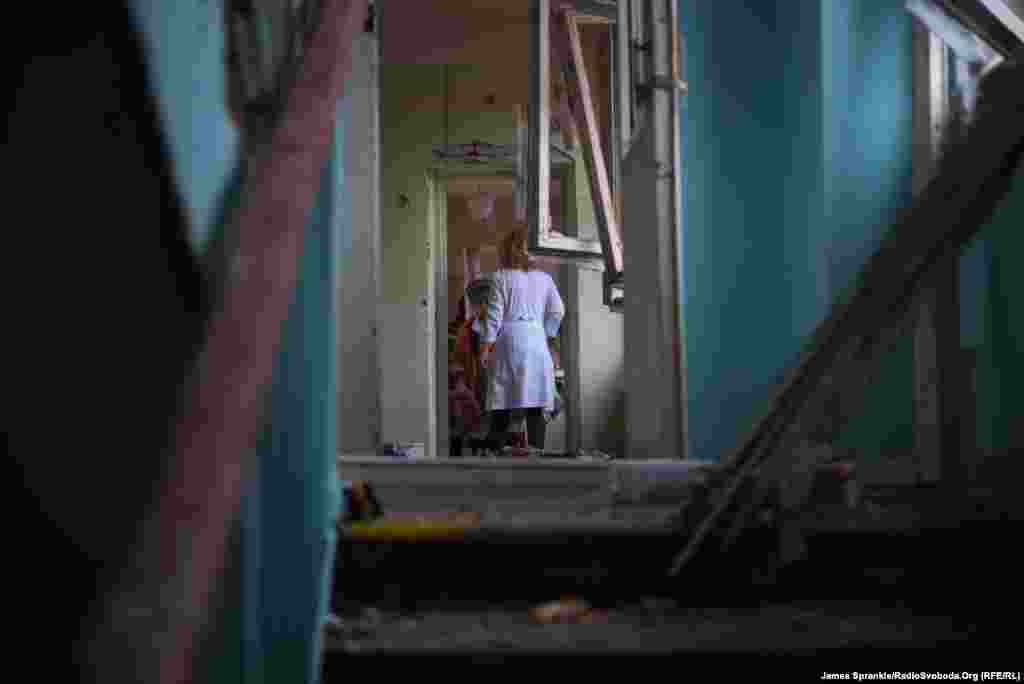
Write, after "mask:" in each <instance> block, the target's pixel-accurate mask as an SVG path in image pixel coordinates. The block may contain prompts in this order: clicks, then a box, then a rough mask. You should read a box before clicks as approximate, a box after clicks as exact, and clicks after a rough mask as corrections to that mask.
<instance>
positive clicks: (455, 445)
mask: <svg viewBox="0 0 1024 684" xmlns="http://www.w3.org/2000/svg"><path fill="white" fill-rule="evenodd" d="M448 416H449V425H450V426H451V434H450V437H449V444H450V447H449V456H451V457H452V458H459V457H461V456H462V444H463V441H464V439H465V437H466V435H469V434H472V433H474V432H476V431H477V430H479V423H480V403H479V402H478V401H477V400H476V396H475V395H474V393H473V390H471V389H470V388H469V386H468V385H467V384H466V372H465V369H463V368H462V367H461V366H457V365H454V364H453V365H450V366H449V370H448Z"/></svg>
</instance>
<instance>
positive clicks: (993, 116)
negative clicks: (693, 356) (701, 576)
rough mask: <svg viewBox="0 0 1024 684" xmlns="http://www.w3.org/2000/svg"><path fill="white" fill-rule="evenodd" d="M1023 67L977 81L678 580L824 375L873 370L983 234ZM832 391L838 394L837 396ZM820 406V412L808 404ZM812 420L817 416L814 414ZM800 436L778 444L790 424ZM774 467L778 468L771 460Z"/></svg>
mask: <svg viewBox="0 0 1024 684" xmlns="http://www.w3.org/2000/svg"><path fill="white" fill-rule="evenodd" d="M1022 78H1024V60H1022V61H1020V62H1017V63H1011V62H1007V63H1005V64H1003V65H1001V66H1000V67H998V68H996V69H995V70H994V71H992V72H991V73H990V75H989V76H988V78H986V80H985V82H984V83H983V87H982V99H981V102H980V105H979V108H978V112H977V117H976V119H975V121H974V123H973V124H972V125H971V127H970V129H969V130H968V133H967V136H966V138H965V139H964V140H962V141H959V142H958V143H956V144H955V145H953V146H951V147H950V149H949V152H948V154H947V156H946V157H945V159H944V160H943V161H942V163H941V167H940V168H939V169H938V172H937V174H936V175H935V177H934V178H933V179H932V180H931V181H930V182H929V183H928V184H927V186H926V187H925V189H924V190H923V191H922V193H921V194H920V195H919V196H918V198H917V199H916V200H915V201H914V202H913V204H912V206H911V208H910V209H909V210H908V211H907V212H906V214H905V215H904V216H903V217H902V219H901V220H899V221H898V222H897V223H896V224H895V225H894V226H893V227H892V228H891V229H890V231H889V232H888V233H887V235H886V237H885V238H884V239H883V240H882V243H881V244H880V245H879V247H878V249H877V250H876V252H875V254H873V255H872V257H871V258H870V260H869V261H868V263H867V264H866V266H865V267H864V269H863V270H862V271H861V274H860V276H859V279H858V282H857V286H856V287H855V288H854V289H853V290H852V291H851V294H850V295H849V296H848V297H847V298H845V299H844V300H841V301H840V302H838V303H837V304H836V305H835V306H834V307H833V309H832V311H831V313H830V315H829V317H828V318H827V319H826V320H825V321H824V322H823V323H822V324H821V325H820V326H818V328H817V329H816V330H815V332H814V334H813V335H812V337H811V339H810V341H809V344H808V345H807V346H806V347H805V351H804V353H803V354H802V359H801V361H800V363H799V365H798V366H797V367H796V369H795V370H794V371H793V372H792V373H790V374H789V376H788V377H787V379H786V380H785V382H784V383H783V384H782V386H781V387H780V389H779V391H778V392H777V393H776V396H775V399H774V401H773V403H772V405H771V408H770V409H769V410H768V412H767V413H766V415H765V416H764V417H763V418H762V419H761V420H759V421H758V422H757V423H756V424H755V426H754V429H753V430H752V431H751V433H750V435H749V436H747V437H746V438H745V439H744V440H743V441H742V442H741V444H740V447H739V448H738V449H737V450H736V451H735V452H734V453H733V454H732V456H731V457H730V458H729V459H728V460H727V461H726V464H725V466H726V473H727V476H726V478H725V482H724V486H723V492H722V495H721V497H720V499H719V501H718V503H717V505H716V506H715V508H714V509H713V510H712V512H711V514H709V515H708V516H707V518H705V519H704V520H703V521H702V523H701V525H700V526H699V528H698V530H697V531H696V533H695V534H694V535H693V536H691V537H690V539H689V540H688V541H687V543H686V545H685V546H684V547H683V549H682V550H681V551H680V553H679V554H678V555H677V556H676V558H675V559H674V562H673V564H672V567H671V573H672V574H678V573H679V572H680V571H681V570H682V568H683V567H684V565H685V564H686V563H688V562H689V561H690V560H691V559H692V558H693V557H694V556H695V555H696V553H697V552H698V550H699V549H700V548H701V547H702V546H703V545H704V544H705V542H706V540H707V539H708V538H709V537H710V535H711V533H712V532H713V530H714V529H716V527H717V526H718V525H719V523H720V522H728V521H729V520H730V518H728V516H727V515H726V514H727V512H728V511H730V510H733V509H734V508H735V506H736V505H737V504H740V505H742V503H744V502H742V501H737V492H739V491H740V485H741V484H742V483H743V482H744V481H745V480H747V479H748V478H749V477H751V476H752V475H753V474H754V473H756V472H757V471H758V469H759V468H760V467H761V466H762V464H764V463H765V462H767V461H768V460H769V459H777V460H776V462H775V464H774V466H775V467H776V468H780V469H784V468H785V467H786V464H787V462H788V461H787V458H788V453H787V451H786V450H785V449H780V448H778V447H779V446H780V444H781V445H784V446H785V445H788V444H792V442H793V439H794V438H795V437H797V436H799V435H800V433H802V432H803V431H804V429H812V428H813V427H815V426H814V421H807V420H806V416H807V415H808V414H809V413H810V412H812V411H813V410H814V408H815V402H814V399H815V394H816V392H817V391H818V390H819V388H820V387H821V385H822V384H823V380H824V379H825V378H826V376H827V375H829V374H830V373H832V374H835V373H838V374H839V375H838V376H837V379H838V378H841V377H842V376H843V374H845V375H846V376H852V377H857V375H858V374H857V373H855V372H854V371H855V369H854V366H855V365H856V363H858V362H863V361H871V360H877V359H878V357H879V356H880V352H881V351H882V350H883V349H884V348H885V346H886V344H888V343H891V341H892V340H893V339H895V338H897V337H898V336H899V334H901V330H902V328H901V326H903V325H904V324H905V321H906V320H907V318H908V314H909V313H910V312H911V311H912V305H913V301H914V298H915V296H916V295H917V293H918V292H920V291H921V289H922V288H923V286H924V285H925V284H926V282H927V281H926V277H927V275H928V273H929V272H930V271H931V269H932V268H933V267H934V266H935V265H936V264H938V263H941V262H942V260H943V259H947V258H950V256H951V255H955V254H957V253H958V252H959V249H960V248H961V247H962V246H963V245H964V244H965V243H966V242H968V241H969V240H970V239H971V238H972V237H973V236H974V235H976V234H977V232H978V231H979V230H980V229H981V227H982V226H983V225H984V223H985V221H986V219H987V217H988V216H989V215H990V214H991V213H992V211H994V209H995V207H996V206H997V204H998V203H999V202H1000V201H1001V200H1002V198H1003V197H1004V196H1005V194H1006V192H1007V191H1008V189H1009V187H1010V183H1011V182H1012V179H1013V176H1014V174H1015V173H1016V172H1017V170H1018V169H1019V167H1020V165H1021V164H1022V163H1024V90H1022V89H1021V88H1020V87H1019V85H1020V82H1021V79H1022ZM838 388H839V389H840V390H842V389H843V388H842V386H839V387H838ZM817 403H819V404H820V402H817ZM818 410H820V407H818ZM801 420H804V421H806V422H804V423H803V425H802V426H801V429H799V430H795V431H794V432H793V436H792V437H790V438H789V439H786V440H783V439H781V436H782V435H784V434H785V433H786V431H787V429H788V428H789V426H790V425H791V424H794V423H797V422H798V421H801ZM778 459H780V460H778Z"/></svg>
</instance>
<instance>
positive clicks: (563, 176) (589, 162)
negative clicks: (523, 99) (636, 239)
mask: <svg viewBox="0 0 1024 684" xmlns="http://www.w3.org/2000/svg"><path fill="white" fill-rule="evenodd" d="M531 9H532V17H531V30H532V39H533V40H532V44H531V46H532V70H531V93H530V108H529V112H528V117H529V120H528V136H527V139H528V144H529V147H528V150H527V155H526V159H527V181H528V183H527V189H528V194H527V208H528V222H529V226H530V246H531V249H532V250H533V251H534V252H535V253H536V254H538V255H541V256H548V257H555V258H559V259H566V260H572V261H576V262H579V263H581V264H585V265H588V266H590V267H595V268H603V269H604V270H605V271H606V273H607V274H608V276H610V279H614V278H616V277H618V276H620V275H621V274H622V235H621V228H620V226H621V193H620V192H619V191H618V187H617V185H618V182H617V181H618V178H617V174H618V167H619V164H618V161H619V158H620V152H621V149H620V145H619V140H620V133H619V131H620V121H619V120H620V119H621V118H622V117H621V111H620V110H621V100H622V98H620V94H621V90H620V89H621V88H622V79H620V78H618V73H619V72H620V69H619V68H618V64H619V61H620V56H619V51H618V49H617V46H618V41H619V40H620V34H621V30H620V27H619V22H618V13H619V12H618V8H617V6H616V4H615V3H601V2H587V3H558V2H551V1H550V0H535V1H534V3H533V6H532V8H531Z"/></svg>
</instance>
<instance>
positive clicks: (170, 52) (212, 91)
mask: <svg viewBox="0 0 1024 684" xmlns="http://www.w3.org/2000/svg"><path fill="white" fill-rule="evenodd" d="M130 4H131V8H132V11H133V15H134V18H135V20H136V22H137V25H138V26H139V28H140V31H141V33H142V35H143V37H144V40H145V48H146V52H147V53H148V56H149V74H150V78H151V79H152V80H153V85H154V90H155V91H156V95H157V101H158V105H159V108H160V114H161V118H162V121H163V126H164V134H165V136H166V138H167V141H168V147H169V151H170V155H171V159H172V161H173V164H174V173H175V177H176V179H177V182H178V188H179V191H180V193H181V195H182V198H183V200H184V203H185V206H186V207H187V209H188V212H189V224H190V229H189V236H190V238H191V240H192V243H193V245H194V246H195V247H196V248H197V249H199V250H202V249H203V247H204V246H205V244H206V241H207V239H208V238H209V237H210V233H211V228H212V223H213V221H214V220H216V213H217V207H218V203H219V201H220V195H221V193H222V192H223V190H224V187H225V185H226V183H227V180H228V177H229V176H230V174H231V172H232V171H233V170H234V168H235V166H236V163H237V153H238V133H237V131H236V130H235V129H234V127H233V126H232V124H231V120H230V117H229V116H228V112H227V102H226V94H225V81H226V74H225V69H224V30H223V16H222V11H223V10H222V7H221V3H219V2H209V1H208V0H176V1H175V2H161V1H160V0H132V2H131V3H130ZM185 46H187V47H185ZM184 57H187V59H185V58H184Z"/></svg>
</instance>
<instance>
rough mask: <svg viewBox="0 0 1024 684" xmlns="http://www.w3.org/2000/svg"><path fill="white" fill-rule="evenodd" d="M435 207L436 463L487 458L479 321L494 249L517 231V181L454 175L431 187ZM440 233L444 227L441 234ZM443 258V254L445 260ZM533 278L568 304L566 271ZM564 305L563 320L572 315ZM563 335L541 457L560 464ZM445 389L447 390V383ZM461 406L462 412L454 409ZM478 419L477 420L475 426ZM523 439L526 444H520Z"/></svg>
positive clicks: (552, 264) (554, 268)
mask: <svg viewBox="0 0 1024 684" xmlns="http://www.w3.org/2000/svg"><path fill="white" fill-rule="evenodd" d="M435 187H436V189H437V195H438V196H437V200H436V201H437V202H443V203H444V212H443V214H442V213H438V214H435V216H437V217H438V219H439V222H443V229H444V235H443V236H442V235H438V236H437V238H436V239H435V244H437V245H438V253H437V254H436V258H437V259H438V261H440V262H443V263H442V264H439V265H441V266H442V267H443V268H439V269H437V271H436V273H437V275H438V281H437V283H436V286H435V293H436V295H437V297H436V311H437V321H438V326H437V331H438V335H437V345H436V348H435V354H436V360H437V378H438V380H439V381H440V382H439V383H438V387H439V388H440V389H441V390H442V391H443V394H444V396H443V397H442V396H441V392H439V394H438V400H437V409H438V410H437V424H438V434H439V437H440V439H439V444H442V445H444V448H443V449H440V448H439V450H438V455H439V456H442V457H443V456H449V457H453V458H464V457H475V456H485V455H488V453H489V452H490V449H489V448H488V445H487V444H486V443H485V440H486V436H487V434H488V432H489V428H490V423H489V419H488V415H487V413H486V411H485V409H486V401H487V396H486V393H487V380H486V371H484V370H483V369H482V368H480V367H479V341H480V338H479V332H480V322H481V321H482V320H483V314H484V303H485V301H486V296H487V291H488V289H487V283H488V282H489V279H490V276H492V275H493V274H494V273H495V272H496V271H497V270H498V269H499V268H500V264H499V258H498V252H499V244H500V242H501V240H502V239H503V238H504V237H505V236H506V235H508V234H509V233H510V232H512V231H514V230H516V229H522V228H523V225H522V221H521V220H520V219H521V218H522V217H521V216H517V214H518V212H517V203H518V202H519V198H518V197H517V181H516V176H515V175H514V174H511V173H500V172H498V173H486V174H482V173H478V174H471V173H466V174H457V175H449V176H447V177H445V178H444V179H443V180H442V181H441V182H439V183H437V184H436V186H435ZM439 227H442V226H439ZM442 250H443V253H442ZM535 264H536V267H537V268H538V270H542V271H545V272H546V273H548V274H549V275H550V276H551V277H552V279H553V280H554V282H555V285H556V287H558V289H559V292H560V293H562V298H563V301H565V299H566V298H565V292H566V290H567V283H566V282H565V275H566V271H567V269H566V268H565V267H564V266H563V265H561V264H559V263H558V262H557V261H555V260H553V259H543V258H540V259H535ZM565 303H566V308H567V314H568V309H569V308H570V306H569V303H568V302H565ZM563 333H564V328H563V329H562V330H560V331H559V335H558V337H556V338H554V341H553V342H552V345H551V346H552V356H553V359H554V362H555V383H556V394H557V399H556V408H555V410H554V411H553V412H552V413H551V414H549V416H548V418H549V419H548V421H547V424H546V431H545V432H546V435H545V441H544V451H545V452H546V453H547V454H550V455H553V456H558V455H564V454H565V452H566V451H567V439H566V434H567V428H566V425H567V417H566V415H567V411H566V408H567V407H566V405H565V379H566V377H567V375H568V374H569V373H570V372H571V369H570V366H571V365H572V361H573V355H572V354H565V353H563V349H564V348H565V346H566V345H563V344H562V343H561V339H562V335H563ZM446 378H447V379H448V382H447V383H445V379H446ZM449 393H452V396H455V395H456V394H458V395H459V396H465V395H466V394H467V393H468V394H469V395H470V396H472V399H473V401H472V402H468V403H470V404H472V403H474V402H475V406H476V408H477V409H479V413H478V414H477V413H476V412H475V411H473V409H472V408H470V409H469V410H468V411H461V410H454V411H453V410H451V406H452V404H451V403H449V402H448V401H447V398H448V396H449ZM459 405H460V406H461V405H463V404H461V403H460V404H459ZM477 416H479V418H477ZM512 429H513V432H515V433H522V432H523V431H524V430H525V423H524V420H523V417H522V416H521V415H518V414H516V415H514V417H513V424H512ZM524 438H525V436H524Z"/></svg>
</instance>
